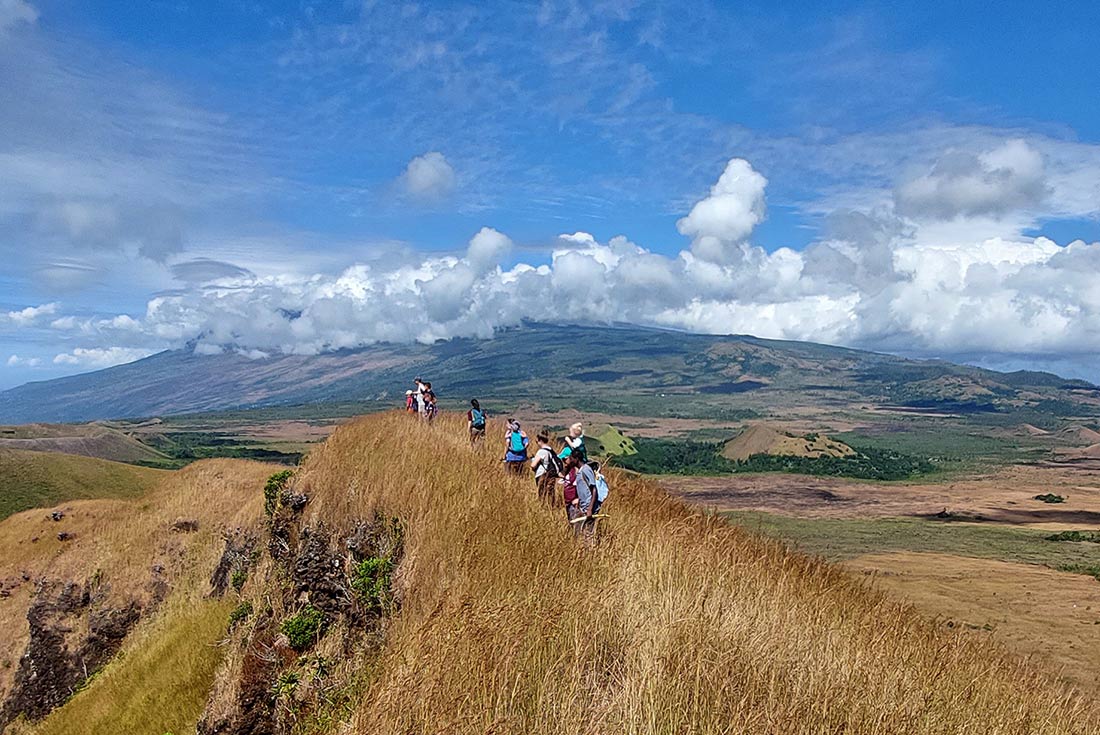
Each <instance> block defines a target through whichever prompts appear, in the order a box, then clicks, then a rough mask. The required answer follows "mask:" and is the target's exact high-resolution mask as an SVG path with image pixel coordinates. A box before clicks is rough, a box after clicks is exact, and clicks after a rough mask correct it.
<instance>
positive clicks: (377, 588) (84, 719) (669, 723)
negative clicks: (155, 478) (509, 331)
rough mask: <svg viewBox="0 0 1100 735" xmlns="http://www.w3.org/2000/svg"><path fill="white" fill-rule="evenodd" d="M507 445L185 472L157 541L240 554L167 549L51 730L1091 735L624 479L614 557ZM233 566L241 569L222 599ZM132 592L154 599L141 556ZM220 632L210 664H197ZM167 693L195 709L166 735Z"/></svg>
mask: <svg viewBox="0 0 1100 735" xmlns="http://www.w3.org/2000/svg"><path fill="white" fill-rule="evenodd" d="M502 436H503V427H502V426H499V425H494V426H491V427H490V432H489V437H490V438H489V441H488V442H487V443H485V444H483V445H481V446H479V447H476V448H473V449H471V448H470V446H469V443H468V440H467V439H466V433H465V424H464V422H463V421H461V419H460V417H458V416H453V417H452V416H444V417H442V418H441V419H440V421H438V422H437V423H436V425H435V426H425V425H422V424H420V423H418V422H416V421H415V420H411V419H409V418H408V417H406V416H405V415H403V414H381V415H375V416H372V417H369V418H364V419H360V420H357V421H354V422H352V423H350V424H347V425H345V426H343V427H341V428H340V429H338V430H337V431H336V432H335V433H334V434H333V435H332V436H331V437H330V438H329V439H328V440H327V441H326V442H325V443H324V444H323V445H321V446H320V447H319V448H318V449H316V450H315V451H314V452H312V453H311V454H310V455H309V457H308V458H307V459H306V461H305V463H304V464H303V466H302V467H300V468H299V469H298V471H297V472H296V473H295V474H294V476H293V477H292V478H290V479H289V481H285V482H277V483H270V482H269V484H268V485H267V487H266V488H263V485H264V483H263V476H264V474H263V473H264V472H270V471H271V468H270V467H267V468H256V467H255V466H254V465H252V464H249V463H242V462H232V461H219V462H217V463H198V464H197V465H192V466H190V467H188V468H186V469H184V470H181V471H180V473H179V474H180V476H181V477H182V478H184V479H186V478H187V477H188V475H186V474H184V473H189V472H190V473H198V472H200V471H202V472H205V473H207V474H205V475H203V476H202V477H201V478H199V477H198V476H197V475H196V476H194V480H193V481H192V480H187V482H189V483H190V482H193V484H194V487H196V488H202V489H203V492H200V493H196V492H195V491H194V490H191V491H189V492H188V493H185V492H183V491H182V490H176V491H173V492H174V493H175V494H173V495H166V496H164V497H165V498H169V497H171V498H175V500H173V501H172V503H173V505H171V506H170V507H165V508H164V509H163V510H157V511H156V512H155V518H156V519H157V520H156V522H151V521H150V522H149V525H148V527H149V528H162V527H163V524H164V522H165V519H166V518H167V517H168V516H172V515H175V514H177V513H181V512H182V513H186V512H187V511H188V510H191V507H190V505H189V506H188V507H187V509H183V508H180V507H179V503H181V502H185V503H189V504H192V505H193V506H194V508H195V509H194V511H193V512H194V514H195V515H198V514H199V513H200V512H201V513H203V514H205V515H203V518H209V519H211V522H210V528H209V529H207V532H208V533H210V532H212V531H213V529H214V528H216V527H219V525H220V527H222V528H224V529H227V530H226V533H225V536H226V539H227V540H226V542H225V543H224V544H222V543H218V541H219V540H218V539H211V538H209V537H208V538H207V539H206V543H205V544H202V545H198V544H196V545H195V546H194V547H193V550H192V551H190V552H185V553H183V554H176V555H175V556H177V557H180V558H190V559H191V560H192V563H191V564H190V565H189V566H188V567H186V568H188V569H191V570H193V571H192V572H191V573H190V576H188V573H186V572H180V573H179V574H178V575H177V577H176V579H178V582H176V584H175V588H174V589H175V591H174V592H173V593H170V594H169V599H168V600H166V602H165V603H164V604H163V605H162V607H161V608H160V609H161V610H162V611H161V612H159V613H157V614H155V615H150V616H149V618H148V622H147V623H142V624H141V625H139V628H140V630H138V631H137V632H136V633H134V634H133V636H132V640H129V641H127V643H126V644H125V647H124V649H123V650H124V652H125V653H126V655H125V656H123V657H121V658H116V659H115V660H114V661H112V662H111V663H110V664H109V665H107V666H106V668H105V669H104V670H103V673H102V675H100V676H99V677H96V678H95V679H94V680H93V681H91V682H90V683H88V684H87V685H86V688H85V689H84V691H81V692H80V693H78V694H76V696H74V697H73V698H72V699H71V700H70V701H69V702H68V703H67V704H65V705H64V706H62V707H61V708H60V709H58V710H56V711H55V712H54V714H53V715H51V716H50V717H48V718H47V719H46V720H44V721H43V722H42V724H41V725H40V726H38V727H39V729H38V730H37V731H38V732H42V733H70V732H71V733H77V732H89V731H96V730H95V728H92V730H89V729H88V723H89V722H95V723H101V724H102V726H103V727H105V728H106V729H104V730H103V731H111V732H134V733H144V732H149V733H154V735H160V733H163V732H165V731H171V732H176V733H179V732H184V731H186V730H185V729H184V727H189V726H188V725H186V724H185V725H180V724H174V723H180V722H184V723H186V722H195V721H196V720H197V728H196V729H197V732H198V733H200V734H201V735H213V734H214V733H218V734H219V735H245V734H246V733H249V734H255V735H258V734H260V733H286V734H290V733H315V734H317V735H321V734H326V735H328V734H335V733H366V732H369V733H487V732H492V733H536V734H544V733H547V734H548V733H562V734H565V733H569V734H574V733H671V732H684V733H687V732H690V733H784V734H786V733H890V734H895V733H944V734H946V733H952V734H954V733H1020V734H1021V735H1022V734H1023V733H1051V734H1053V733H1059V734H1062V733H1097V732H1100V720H1098V719H1097V717H1098V714H1097V711H1096V708H1095V703H1094V702H1092V701H1090V700H1088V699H1086V698H1084V697H1083V696H1082V695H1079V694H1076V693H1074V692H1071V691H1069V690H1067V689H1065V688H1063V687H1062V686H1061V685H1059V684H1058V683H1056V681H1055V679H1054V678H1053V677H1051V676H1049V675H1048V674H1046V673H1044V672H1042V671H1040V670H1037V669H1035V668H1033V667H1030V666H1029V665H1027V664H1026V662H1024V661H1021V660H1019V659H1016V658H1013V657H1011V656H1010V655H1008V654H1006V653H1005V652H1004V651H1003V650H1002V649H1000V648H998V647H997V646H996V645H994V644H992V643H991V642H989V641H987V640H980V639H975V638H971V637H967V636H965V635H962V634H958V633H952V632H950V631H945V630H942V629H937V628H936V627H935V626H934V625H933V624H932V623H931V622H929V621H927V620H925V619H924V618H922V617H920V616H919V615H918V614H917V613H915V612H914V611H913V609H912V608H910V607H907V606H905V605H902V604H899V603H897V602H894V601H891V600H890V599H888V598H887V597H886V596H885V595H884V594H881V593H879V592H877V591H875V590H873V589H871V588H869V587H868V586H867V585H866V584H865V583H864V582H862V581H860V580H858V579H857V578H856V577H854V576H852V575H850V574H849V573H846V572H844V571H842V570H840V569H839V568H837V567H833V566H830V565H828V564H826V563H824V562H822V561H820V560H816V559H813V558H810V557H806V556H804V555H801V554H798V553H795V552H792V551H789V550H787V549H786V548H785V547H784V546H782V545H781V544H779V543H778V542H774V541H769V540H766V539H763V538H761V537H758V536H755V535H752V534H750V533H748V532H745V531H742V530H740V529H738V528H736V527H734V526H731V525H729V524H728V523H727V522H725V521H724V520H722V519H721V518H720V517H716V516H713V515H706V514H703V513H700V512H698V511H695V510H692V509H690V508H689V507H688V506H686V505H685V504H683V503H681V502H680V501H677V500H674V499H672V498H671V497H670V496H668V495H667V494H665V493H664V492H663V491H661V490H660V489H658V488H656V487H655V486H654V485H651V484H649V483H647V482H645V481H643V480H641V479H637V478H634V477H631V476H627V475H622V474H613V475H612V477H611V481H612V488H613V490H612V493H613V494H612V496H611V499H610V500H609V501H608V504H607V513H608V514H609V518H607V519H606V520H605V521H602V523H603V524H604V526H603V528H602V529H601V534H602V538H601V541H600V543H599V544H598V545H596V546H586V545H584V544H582V543H578V542H577V541H575V540H574V539H573V537H572V535H571V534H570V533H569V532H568V530H567V528H566V523H565V518H564V513H563V512H562V511H561V510H560V509H557V508H554V509H550V508H546V507H543V506H541V505H540V504H539V503H538V501H537V500H536V498H535V494H534V488H533V484H532V483H531V480H530V478H515V477H509V476H506V475H505V474H504V473H503V470H502V468H501V464H500V456H499V452H498V449H499V447H498V446H497V445H498V444H502V443H503V442H502V441H498V438H501V437H502ZM234 468H240V469H239V470H235V469H234ZM215 472H216V473H220V477H216V476H214V474H212V473H215ZM180 482H183V480H180ZM158 492H160V491H158ZM154 497H155V496H150V498H149V501H148V502H150V503H151V501H152V499H153V498H154ZM188 498H189V500H188ZM161 502H163V503H167V502H168V501H167V500H166V499H165V500H159V501H158V503H161ZM261 504H263V505H264V506H265V507H264V508H263V510H261V509H260V506H261ZM200 506H201V507H202V510H201V511H200V510H199V508H200ZM147 512H149V513H151V514H152V513H154V511H153V510H151V509H150V510H148V511H147ZM264 513H266V514H267V518H266V520H264V521H263V522H262V523H261V524H260V525H256V519H257V517H263V514H264ZM107 515H108V513H107V511H106V509H104V511H103V516H102V518H103V522H106V518H107ZM219 516H221V517H222V518H223V521H222V522H221V523H220V524H219V523H218V521H216V520H213V519H216V518H218V517H219ZM97 517H98V516H97ZM151 517H152V516H151ZM16 521H18V522H24V521H25V522H27V523H30V522H32V521H34V518H33V517H31V516H28V515H27V514H22V515H20V516H15V517H13V518H12V519H9V521H7V522H6V523H12V522H16ZM116 521H117V522H118V524H119V528H123V527H124V524H125V523H126V521H127V519H126V518H125V517H122V518H117V519H116ZM143 523H144V522H143ZM131 525H133V526H134V527H135V528H142V527H144V526H143V525H142V524H136V525H135V524H131ZM237 527H241V528H242V529H243V530H242V531H240V532H235V531H232V530H229V529H233V528H237ZM200 528H202V526H200ZM249 529H259V533H260V536H259V537H257V538H254V539H253V541H252V542H248V543H241V542H240V539H241V534H244V535H245V536H247V535H248V534H249V533H252V531H250V530H249ZM116 533H118V534H120V535H121V534H123V533H124V531H117V532H116ZM199 533H202V532H201V531H200V532H199ZM141 537H142V534H140V533H137V534H136V535H135V538H141ZM234 539H237V540H234ZM77 540H79V539H77ZM143 543H144V542H143ZM223 546H224V547H225V552H224V553H222V554H221V557H220V561H219V552H220V551H222V547H223ZM153 547H154V548H155V547H156V544H154V545H153ZM140 548H144V546H141V547H140ZM231 551H232V552H234V554H235V556H234V554H230V553H229V552H231ZM4 552H5V553H7V550H6V549H5V550H4ZM96 553H100V552H96ZM103 553H106V552H103ZM188 554H190V556H188ZM227 558H229V559H230V561H231V562H232V561H233V560H234V559H236V560H237V561H238V562H240V561H241V560H247V564H246V565H245V567H243V568H245V569H246V570H247V575H246V577H245V578H244V579H241V580H240V582H241V583H240V584H239V585H236V586H237V587H239V591H234V590H233V589H229V590H228V591H227V592H226V595H227V597H228V599H229V600H230V602H216V601H212V600H211V599H210V597H209V595H210V593H211V592H216V590H212V589H211V585H209V584H208V583H207V581H206V580H207V575H209V573H210V569H211V568H212V567H216V568H217V569H219V570H223V571H225V570H226V569H229V568H235V567H233V565H232V564H230V565H229V566H227V565H226V559H227ZM234 563H236V562H234ZM242 563H243V562H242ZM119 564H120V563H119ZM115 566H116V565H115V564H114V563H112V565H111V567H112V568H114V567H115ZM119 568H120V569H121V567H119ZM132 575H133V578H134V579H135V580H142V581H141V584H145V583H146V580H148V578H149V571H148V560H147V559H146V560H144V561H141V562H135V563H134V564H133V565H132ZM221 576H222V578H223V579H224V578H225V576H226V575H225V574H224V573H223V574H222V575H221ZM214 577H215V579H216V578H217V577H218V575H217V574H215V575H214ZM230 578H231V579H233V578H234V577H233V576H232V575H231V576H230ZM188 580H190V581H188ZM217 586H218V585H214V587H215V588H216V587H217ZM222 586H223V587H224V584H223V585H222ZM173 595H175V598H173ZM215 597H216V594H215ZM173 599H177V600H179V602H178V603H177V604H172V600H173ZM230 609H231V610H232V611H231V612H230ZM204 610H209V611H210V613H209V616H208V615H207V613H206V612H203V611H204ZM181 611H192V612H191V614H190V615H186V614H184V612H181ZM196 615H197V616H198V617H199V618H201V619H200V620H198V621H197V622H196V620H195V616H196ZM219 619H220V623H219V622H218V620H219ZM210 621H214V622H210ZM230 621H232V622H230ZM219 625H220V626H221V627H220V630H221V631H224V633H222V635H223V639H222V642H221V645H220V646H219V647H218V648H217V649H211V648H209V647H206V646H202V645H199V644H200V643H204V642H205V641H206V640H209V638H208V637H207V638H204V637H203V636H209V635H211V634H212V631H217V630H218V629H219ZM190 630H195V631H198V632H197V633H195V634H188V633H184V632H181V631H190ZM213 634H216V633H213ZM188 635H191V636H192V637H190V638H188ZM134 636H136V637H137V638H134ZM178 640H182V641H183V645H178V644H176V643H175V642H176V641H178ZM188 641H192V642H191V644H190V645H187V642H188ZM204 650H205V651H211V650H214V651H216V653H215V655H211V656H201V655H198V653H197V652H200V651H204ZM156 656H160V658H159V659H158V658H156ZM150 672H151V673H150ZM143 676H145V677H146V678H144V679H143ZM165 692H169V693H174V692H183V693H184V694H185V695H186V696H182V695H181V696H180V697H177V698H176V699H186V701H187V703H192V704H186V706H184V705H177V708H180V712H179V713H178V714H177V716H176V718H175V719H174V720H172V721H171V722H170V721H168V720H167V719H165V720H163V721H162V720H160V719H157V716H158V714H160V711H161V710H160V709H159V708H160V707H161V706H162V705H161V704H159V703H161V702H162V700H164V693H165ZM197 692H201V696H200V695H197ZM158 696H159V697H160V699H158ZM171 701H176V700H175V699H171ZM135 702H136V703H137V704H135ZM143 702H149V703H150V704H149V706H148V707H143V706H142V703H143ZM112 707H114V708H116V709H118V710H125V712H123V714H124V715H125V717H126V718H129V719H127V720H125V721H126V722H127V723H134V724H128V725H127V727H125V728H122V729H119V727H118V726H117V723H118V722H120V721H123V720H122V718H121V717H120V716H119V712H116V711H113V710H112V709H111V708H112ZM188 707H190V709H188ZM80 708H83V709H80ZM133 710H140V711H142V712H144V713H145V719H144V720H139V719H138V717H139V715H138V714H135V713H134V712H133ZM200 710H201V714H200ZM89 712H91V713H94V714H95V717H96V718H98V719H93V718H90V717H89V715H88V713H89ZM108 723H110V724H112V725H115V727H114V728H110V727H107V724H108ZM170 728H172V729H170Z"/></svg>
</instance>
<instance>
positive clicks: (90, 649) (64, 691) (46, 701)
mask: <svg viewBox="0 0 1100 735" xmlns="http://www.w3.org/2000/svg"><path fill="white" fill-rule="evenodd" d="M109 592H110V588H109V586H108V585H105V584H101V583H100V584H97V583H94V582H87V583H84V584H78V583H76V582H72V581H69V582H64V583H61V584H56V583H55V584H49V583H41V584H40V585H39V588H38V589H37V590H36V593H35V599H34V602H33V603H32V604H31V606H30V608H29V609H28V611H27V623H28V624H29V626H30V641H29V642H28V643H27V648H26V650H25V651H24V653H23V656H22V657H21V658H20V659H19V666H18V668H17V670H16V672H15V679H14V685H13V687H12V690H11V693H10V694H9V696H8V698H7V700H6V701H5V702H4V704H3V707H2V708H0V730H2V729H3V728H4V727H5V726H6V725H7V724H8V723H9V722H11V721H12V720H13V719H15V717H17V716H18V715H20V714H22V715H24V716H25V717H26V718H27V719H28V720H37V719H40V718H42V717H45V716H46V715H47V714H49V713H50V712H51V711H52V710H53V709H54V708H56V707H59V706H60V705H62V704H64V703H65V700H67V699H68V698H69V697H70V696H72V694H73V693H74V692H75V691H76V690H77V688H79V686H80V685H81V684H82V683H83V682H84V681H86V680H87V679H88V677H90V676H91V675H92V674H94V673H96V672H97V671H99V669H100V668H102V667H103V665H104V664H106V663H107V661H109V660H110V659H111V657H112V656H114V654H115V653H116V652H117V651H118V649H119V647H120V646H121V645H122V642H123V640H124V639H125V638H126V635H127V633H129V632H130V629H131V628H133V626H134V624H135V623H136V622H137V621H138V619H139V618H140V617H141V609H140V607H139V606H138V604H137V603H136V602H135V601H130V602H128V603H126V604H124V605H121V606H119V607H112V606H110V605H109V604H108V598H109Z"/></svg>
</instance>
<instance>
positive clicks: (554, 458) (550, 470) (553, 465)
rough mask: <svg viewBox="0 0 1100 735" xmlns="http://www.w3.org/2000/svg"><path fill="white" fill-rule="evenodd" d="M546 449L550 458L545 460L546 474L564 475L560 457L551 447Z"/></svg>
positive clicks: (553, 475)
mask: <svg viewBox="0 0 1100 735" xmlns="http://www.w3.org/2000/svg"><path fill="white" fill-rule="evenodd" d="M548 451H549V454H550V458H549V460H547V461H546V462H545V465H546V472H547V474H549V475H550V476H551V477H562V476H564V475H565V462H562V461H561V457H559V456H558V455H557V453H556V452H555V451H554V450H553V449H550V450H548Z"/></svg>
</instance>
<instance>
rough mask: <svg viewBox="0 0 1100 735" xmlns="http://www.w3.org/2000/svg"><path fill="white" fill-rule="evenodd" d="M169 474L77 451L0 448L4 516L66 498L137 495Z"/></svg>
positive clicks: (0, 512)
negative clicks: (81, 453) (67, 452)
mask: <svg viewBox="0 0 1100 735" xmlns="http://www.w3.org/2000/svg"><path fill="white" fill-rule="evenodd" d="M166 475H167V473H166V472H164V471H161V470H154V469H148V468H145V467H136V466H134V465H129V464H122V463H120V462H109V461H107V460H103V459H94V458H92V457H80V456H77V455H73V454H60V453H57V452H32V451H25V450H18V449H0V479H2V480H3V484H2V486H0V520H2V519H4V518H7V517H8V516H10V515H12V514H13V513H18V512H20V511H23V510H29V509H30V508H46V507H49V506H52V505H56V504H58V503H62V502H65V501H68V500H81V499H89V498H136V497H139V496H141V495H144V494H145V493H146V492H148V491H149V490H150V489H151V488H152V487H153V486H154V485H156V484H157V483H158V482H159V481H160V480H161V479H162V478H164V477H165V476H166Z"/></svg>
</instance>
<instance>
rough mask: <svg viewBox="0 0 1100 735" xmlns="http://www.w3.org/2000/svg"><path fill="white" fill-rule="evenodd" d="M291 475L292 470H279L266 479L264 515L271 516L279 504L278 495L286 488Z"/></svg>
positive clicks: (292, 473)
mask: <svg viewBox="0 0 1100 735" xmlns="http://www.w3.org/2000/svg"><path fill="white" fill-rule="evenodd" d="M293 475H294V470H280V471H278V472H276V473H275V474H273V475H272V476H271V477H269V478H267V482H265V483H264V513H266V514H267V515H271V514H272V513H274V512H275V508H276V507H277V506H278V504H279V493H281V492H282V491H283V490H284V489H285V488H286V485H287V483H288V482H290V478H291V477H292V476H293Z"/></svg>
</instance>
